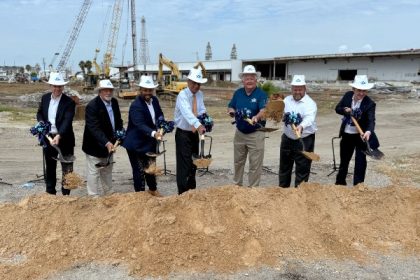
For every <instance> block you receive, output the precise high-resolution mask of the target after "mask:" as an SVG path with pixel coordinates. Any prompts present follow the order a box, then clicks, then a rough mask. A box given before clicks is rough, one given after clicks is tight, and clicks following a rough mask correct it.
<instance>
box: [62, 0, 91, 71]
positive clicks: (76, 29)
mask: <svg viewBox="0 0 420 280" xmlns="http://www.w3.org/2000/svg"><path fill="white" fill-rule="evenodd" d="M91 4H92V0H84V1H83V5H82V8H81V9H80V12H79V14H78V16H77V18H76V21H75V23H74V26H73V29H72V31H71V33H70V38H69V40H68V41H67V44H66V47H65V48H64V52H63V55H62V56H61V58H60V62H59V63H58V65H57V71H61V70H63V69H64V67H65V66H66V64H67V61H68V60H69V57H70V54H71V52H72V51H73V48H74V45H75V43H76V40H77V37H78V36H79V33H80V30H81V29H82V26H83V23H84V22H85V19H86V15H87V13H88V11H89V8H90V5H91Z"/></svg>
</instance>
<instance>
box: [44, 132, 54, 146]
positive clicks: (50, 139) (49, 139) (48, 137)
mask: <svg viewBox="0 0 420 280" xmlns="http://www.w3.org/2000/svg"><path fill="white" fill-rule="evenodd" d="M45 137H46V138H47V139H48V141H50V144H51V145H52V141H53V139H52V138H51V136H49V135H48V134H47V135H45Z"/></svg>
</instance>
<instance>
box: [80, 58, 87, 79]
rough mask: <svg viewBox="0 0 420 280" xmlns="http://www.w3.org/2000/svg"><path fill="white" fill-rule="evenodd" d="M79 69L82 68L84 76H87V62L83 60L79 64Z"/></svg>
mask: <svg viewBox="0 0 420 280" xmlns="http://www.w3.org/2000/svg"><path fill="white" fill-rule="evenodd" d="M79 67H80V69H81V70H82V72H83V75H85V74H86V70H85V67H86V64H85V62H84V61H83V60H81V61H80V62H79Z"/></svg>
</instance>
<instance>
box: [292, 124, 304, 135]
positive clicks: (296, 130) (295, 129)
mask: <svg viewBox="0 0 420 280" xmlns="http://www.w3.org/2000/svg"><path fill="white" fill-rule="evenodd" d="M291 126H292V129H293V132H294V133H295V135H296V137H297V138H298V139H299V138H300V137H301V136H302V135H300V132H299V130H298V129H297V127H296V125H295V124H294V123H292V124H291Z"/></svg>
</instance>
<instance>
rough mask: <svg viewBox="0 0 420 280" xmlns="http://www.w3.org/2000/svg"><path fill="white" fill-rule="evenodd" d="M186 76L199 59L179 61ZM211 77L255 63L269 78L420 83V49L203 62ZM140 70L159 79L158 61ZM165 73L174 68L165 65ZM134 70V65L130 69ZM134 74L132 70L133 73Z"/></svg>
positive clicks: (232, 76)
mask: <svg viewBox="0 0 420 280" xmlns="http://www.w3.org/2000/svg"><path fill="white" fill-rule="evenodd" d="M175 63H176V64H177V66H178V68H179V70H180V71H181V73H182V76H183V77H184V78H186V77H187V75H188V71H189V69H191V68H192V67H193V66H194V65H196V62H175ZM203 64H204V66H205V68H206V71H207V76H208V77H211V78H212V80H215V81H231V82H238V81H239V77H238V74H239V73H240V72H241V71H242V69H243V66H245V65H247V64H252V65H254V66H255V67H256V69H257V71H260V72H261V76H262V77H263V78H265V79H268V80H290V79H291V77H292V76H293V75H294V74H304V75H305V76H306V79H307V80H308V81H350V80H353V78H354V76H355V75H356V74H366V75H368V77H369V79H371V80H377V81H415V82H420V49H410V50H403V51H388V52H364V53H345V54H326V55H307V56H285V57H274V58H267V59H243V60H239V59H238V60H211V61H203ZM137 69H138V71H140V72H142V73H148V74H152V75H153V78H154V79H155V80H156V78H157V73H158V64H148V65H145V66H144V65H138V67H137ZM163 69H164V74H170V69H169V68H167V67H166V66H164V67H163ZM129 72H132V68H131V69H129ZM130 76H131V73H130Z"/></svg>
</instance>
